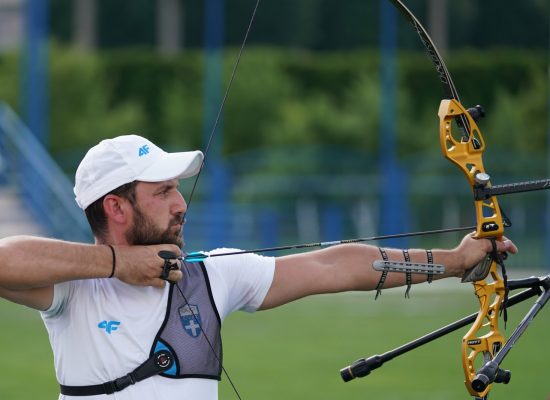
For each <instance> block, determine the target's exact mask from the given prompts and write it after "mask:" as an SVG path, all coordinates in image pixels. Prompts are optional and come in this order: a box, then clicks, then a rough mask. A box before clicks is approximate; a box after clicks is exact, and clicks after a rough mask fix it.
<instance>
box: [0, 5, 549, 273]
mask: <svg viewBox="0 0 550 400" xmlns="http://www.w3.org/2000/svg"><path fill="white" fill-rule="evenodd" d="M388 3H389V2H387V1H384V0H382V1H374V0H373V1H359V0H355V1H351V0H350V1H346V2H345V3H344V4H342V3H341V2H339V1H336V0H303V1H299V2H296V1H289V0H283V1H276V2H275V1H264V2H263V3H262V4H261V6H260V7H259V10H258V13H257V15H256V18H255V20H254V22H253V26H252V29H251V32H250V37H249V40H248V43H247V45H246V47H245V51H244V54H243V57H242V59H241V63H240V65H239V68H238V69H237V72H236V77H235V81H234V84H233V87H232V88H231V90H230V91H229V96H228V100H227V103H226V106H225V109H224V112H223V115H222V118H221V119H220V123H219V125H218V127H217V129H216V132H215V133H214V136H213V140H212V146H211V147H210V149H209V154H208V157H207V162H206V168H205V171H204V173H203V175H202V176H201V179H200V180H199V182H198V187H197V192H196V193H195V196H194V198H193V200H192V204H191V206H190V212H189V214H188V215H189V218H188V219H189V223H188V224H187V225H186V229H185V233H186V238H187V249H188V250H189V251H192V250H200V249H210V248H213V247H218V246H221V245H224V246H229V247H238V248H257V247H263V246H273V245H276V244H281V245H283V244H289V243H295V242H310V241H321V240H323V241H324V240H334V239H341V238H352V237H358V236H359V237H364V236H371V235H377V234H391V233H399V232H406V231H419V230H425V229H437V228H443V227H446V228H447V227H455V226H468V225H472V223H473V221H474V218H475V216H474V213H473V207H472V201H471V195H470V191H469V189H468V186H467V184H466V181H465V179H464V177H462V176H460V175H461V174H460V172H458V170H457V169H455V167H453V166H452V165H451V164H450V163H449V162H448V161H446V160H444V159H443V157H442V156H441V151H440V147H439V144H438V135H439V133H438V118H437V109H438V106H439V101H440V99H441V97H442V91H441V88H440V84H439V82H438V78H437V75H436V73H435V71H434V67H433V65H432V64H431V62H430V60H429V58H428V57H427V56H426V54H425V51H424V48H423V46H422V45H421V43H420V40H419V38H418V37H417V35H416V33H415V32H414V30H413V28H412V27H411V26H410V25H409V24H408V22H407V21H406V20H405V19H404V18H403V17H401V16H400V15H398V13H397V12H396V11H395V10H394V8H393V6H392V5H391V4H388ZM407 5H408V6H409V7H410V8H411V9H412V10H413V12H414V13H415V14H416V15H417V16H418V18H419V19H420V20H421V21H423V23H424V24H425V26H426V27H427V29H428V31H429V32H430V33H431V35H432V36H433V39H434V41H435V42H436V44H437V46H438V48H439V50H440V52H441V53H442V55H443V57H444V59H445V61H446V62H447V64H448V68H449V70H450V72H451V75H452V76H453V78H454V81H455V85H456V86H457V89H458V91H459V93H460V95H461V100H462V102H463V103H464V104H465V106H466V107H470V106H473V105H476V104H481V105H482V106H483V107H484V108H485V110H486V112H487V117H486V118H485V119H484V120H482V121H481V122H480V128H481V130H482V132H483V133H484V135H485V138H486V142H487V147H488V149H487V152H486V161H485V164H486V169H487V171H488V172H489V173H490V174H491V175H492V177H493V183H494V184H498V183H505V182H514V181H520V180H527V179H535V178H542V177H546V176H548V175H549V173H548V169H549V162H548V142H549V141H548V136H549V129H548V119H549V112H548V108H549V106H548V104H549V101H548V98H549V96H548V59H549V52H550V49H549V39H548V37H549V33H548V25H549V19H550V12H549V10H548V2H547V1H545V0H529V1H523V2H512V1H504V2H503V1H495V0H491V1H483V2H480V1H475V0H468V1H461V2H449V1H447V0H411V1H408V2H407ZM253 6H254V1H252V0H231V1H227V0H205V1H190V0H188V1H184V0H132V1H130V0H117V1H109V0H0V29H1V30H0V100H1V101H2V113H1V115H0V118H1V120H0V129H1V142H0V143H1V148H2V153H1V154H2V160H3V161H2V164H1V166H2V167H1V170H0V173H1V175H0V176H1V181H2V187H1V189H2V191H3V192H5V193H8V195H10V196H11V197H9V199H8V200H5V201H4V202H5V203H6V208H8V209H10V210H18V211H17V212H5V211H3V213H2V214H3V217H2V218H4V219H6V221H5V223H4V224H3V225H4V226H6V227H9V226H11V225H16V226H23V227H24V229H23V230H24V231H26V232H28V231H29V230H31V227H30V225H26V222H27V220H28V218H27V219H24V218H23V216H21V214H30V220H32V222H34V223H37V224H38V227H36V228H33V229H37V231H38V232H42V233H45V234H47V235H51V236H54V237H59V238H65V239H72V240H85V241H90V240H91V235H90V233H89V230H88V228H87V224H86V222H85V221H84V219H83V217H82V212H81V211H80V210H79V209H77V208H76V205H74V201H73V199H72V197H73V196H72V193H71V190H70V187H71V186H72V184H73V179H74V178H73V176H74V171H75V169H76V166H77V165H78V162H79V161H80V159H81V158H82V157H83V155H84V154H85V152H86V151H87V149H88V148H89V147H91V146H93V145H94V144H96V143H97V142H98V141H99V140H101V139H104V138H109V137H113V136H117V135H120V134H127V133H137V134H141V135H143V136H146V137H148V138H150V139H151V140H153V141H154V142H156V143H157V144H159V145H160V146H162V147H164V148H165V149H166V150H183V149H196V148H197V149H202V150H204V149H205V148H206V143H207V141H208V138H209V136H210V134H211V132H212V130H213V126H214V120H215V117H216V115H217V113H218V111H219V108H220V104H221V100H222V97H223V94H224V92H225V90H226V87H227V84H228V80H229V76H230V73H231V71H232V69H233V67H234V64H235V60H236V55H237V51H238V48H239V46H240V44H241V42H242V40H243V37H244V33H245V31H246V27H247V25H248V21H249V19H250V16H251V14H252V10H253ZM190 186H191V185H190V182H186V184H184V185H183V188H182V193H183V194H184V196H186V197H188V196H189V193H190ZM13 195H15V196H17V197H16V200H13ZM17 199H22V201H23V203H22V204H23V209H24V211H19V210H20V209H19V208H17V207H18V204H21V203H19V202H18V201H17ZM14 202H15V204H14ZM501 202H502V205H503V208H504V209H505V210H506V213H507V214H508V216H509V217H510V219H511V220H512V222H513V223H514V227H513V228H512V229H511V230H510V231H509V233H508V234H509V236H511V237H513V238H515V239H516V240H518V241H519V244H520V246H521V247H522V249H523V250H524V251H523V252H522V253H523V256H522V258H521V261H518V265H522V266H526V265H528V266H530V267H536V268H545V267H546V266H547V262H546V258H547V256H548V251H547V250H546V249H547V248H548V246H547V244H548V242H549V240H550V239H549V233H548V232H549V225H550V223H549V222H548V221H549V220H550V218H548V217H547V215H549V213H548V194H547V193H544V192H537V193H529V194H516V195H513V196H508V197H506V198H505V199H503V200H501ZM10 207H11V208H10ZM16 216H17V217H18V218H19V220H18V221H16V223H15V224H13V223H12V222H13V221H12V220H13V218H15V217H16ZM6 229H7V228H6ZM10 229H11V228H10ZM10 232H11V231H10V230H9V229H7V231H6V233H4V234H3V236H5V235H6V234H9V233H10ZM459 237H460V234H451V235H439V236H435V237H429V238H426V237H424V238H417V239H401V240H399V241H391V242H389V244H388V245H396V246H409V247H412V246H428V247H430V246H431V247H435V246H445V245H451V244H454V243H455V242H456V241H457V240H458V238H459ZM512 262H515V261H512Z"/></svg>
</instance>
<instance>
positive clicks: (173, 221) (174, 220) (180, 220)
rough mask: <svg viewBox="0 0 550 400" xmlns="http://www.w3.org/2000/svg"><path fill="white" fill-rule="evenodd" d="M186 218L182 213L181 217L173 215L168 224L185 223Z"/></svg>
mask: <svg viewBox="0 0 550 400" xmlns="http://www.w3.org/2000/svg"><path fill="white" fill-rule="evenodd" d="M186 221H187V220H186V218H185V217H184V216H183V215H182V216H181V217H174V218H172V219H171V220H170V223H169V226H175V225H182V226H183V225H185V222H186Z"/></svg>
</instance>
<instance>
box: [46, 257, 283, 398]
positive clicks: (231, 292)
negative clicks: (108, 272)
mask: <svg viewBox="0 0 550 400" xmlns="http://www.w3.org/2000/svg"><path fill="white" fill-rule="evenodd" d="M222 251H223V252H225V251H228V249H219V250H216V251H214V252H212V253H211V254H213V253H215V252H222ZM231 251H233V249H231ZM204 264H205V266H206V270H207V272H208V278H209V280H210V285H211V289H212V294H213V297H214V302H215V303H216V307H217V309H218V312H219V314H220V318H221V320H222V322H223V320H224V318H225V317H226V316H227V315H228V314H230V313H231V312H233V311H237V310H243V311H247V312H254V311H256V310H257V309H258V307H259V306H260V305H261V304H262V302H263V300H264V298H265V296H266V294H267V292H268V290H269V288H270V286H271V283H272V281H273V274H274V271H275V259H274V258H273V257H264V256H260V255H255V254H243V255H233V256H228V257H213V258H207V259H205V260H204ZM168 288H169V285H166V286H165V288H163V289H159V288H153V287H142V286H132V285H128V284H126V283H123V282H121V281H119V280H118V279H87V280H79V281H70V282H64V283H60V284H56V285H55V287H54V299H53V303H52V305H51V307H50V308H49V309H48V310H46V311H44V312H41V315H42V319H43V320H44V324H45V325H46V329H47V330H48V335H49V338H50V343H51V346H52V350H53V354H54V364H55V371H56V376H57V380H58V382H59V383H61V384H64V385H70V386H82V385H97V384H101V383H104V382H107V381H111V380H113V379H116V378H120V377H121V376H124V375H126V374H127V373H129V372H131V371H133V370H134V369H135V368H136V367H137V366H139V365H140V364H141V363H143V362H144V361H145V360H146V359H147V358H148V357H149V352H150V350H151V346H152V344H153V341H154V338H155V335H156V334H157V332H158V330H159V328H160V325H161V324H162V322H163V320H164V317H165V313H166V301H167V297H168ZM217 398H218V381H217V380H213V379H198V378H185V379H169V378H163V377H160V376H153V377H151V378H147V379H145V380H143V381H141V382H138V383H136V384H135V385H130V386H129V387H127V388H126V389H124V390H122V391H120V392H116V393H114V394H112V395H109V396H108V395H99V396H84V397H82V396H65V395H60V396H59V400H65V399H67V400H68V399H79V400H100V399H101V400H114V399H116V400H172V399H174V400H175V399H177V400H187V399H201V400H215V399H217Z"/></svg>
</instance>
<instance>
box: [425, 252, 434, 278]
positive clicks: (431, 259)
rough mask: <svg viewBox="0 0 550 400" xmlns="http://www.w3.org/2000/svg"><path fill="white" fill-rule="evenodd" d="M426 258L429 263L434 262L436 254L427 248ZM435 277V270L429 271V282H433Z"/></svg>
mask: <svg viewBox="0 0 550 400" xmlns="http://www.w3.org/2000/svg"><path fill="white" fill-rule="evenodd" d="M426 258H427V259H428V264H433V263H434V256H433V253H432V251H431V250H426ZM433 278H434V274H433V272H428V283H432V280H433Z"/></svg>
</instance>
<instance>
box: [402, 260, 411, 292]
mask: <svg viewBox="0 0 550 400" xmlns="http://www.w3.org/2000/svg"><path fill="white" fill-rule="evenodd" d="M403 259H404V260H405V262H407V263H408V262H411V257H410V255H409V251H408V250H403ZM405 282H406V284H407V290H406V291H405V298H407V299H408V298H409V292H410V290H411V286H412V275H411V270H410V269H407V270H406V272H405Z"/></svg>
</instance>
